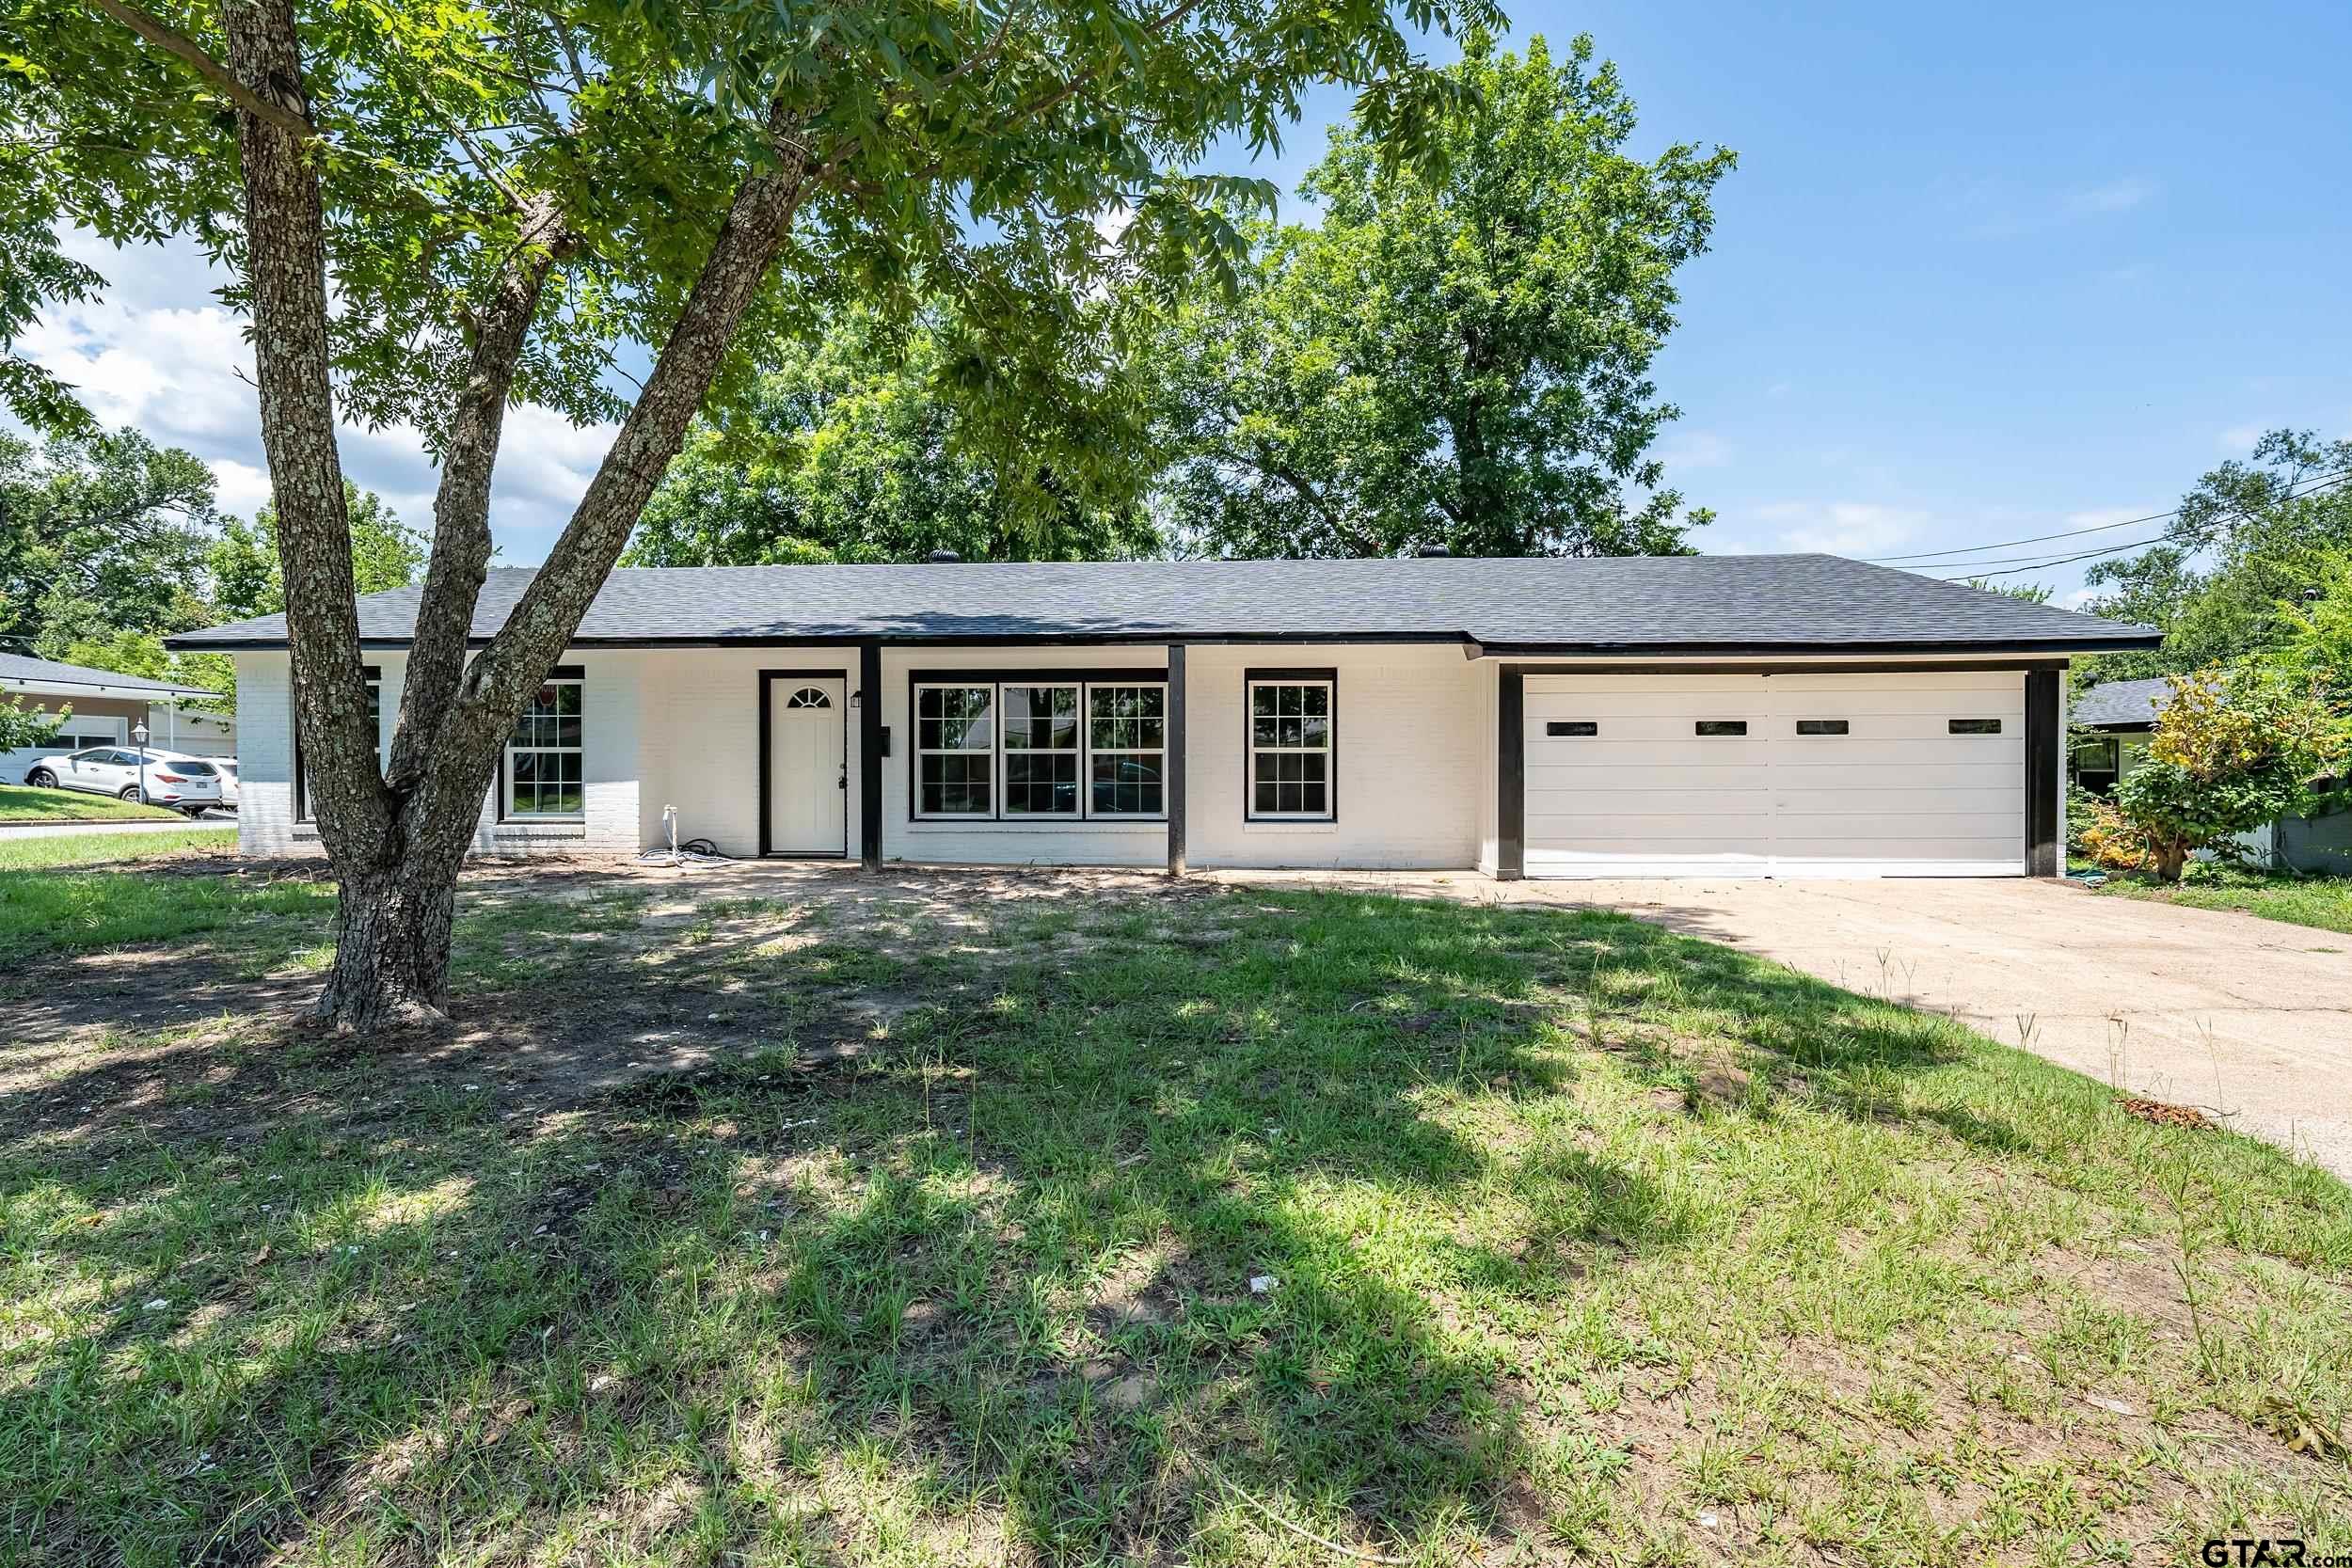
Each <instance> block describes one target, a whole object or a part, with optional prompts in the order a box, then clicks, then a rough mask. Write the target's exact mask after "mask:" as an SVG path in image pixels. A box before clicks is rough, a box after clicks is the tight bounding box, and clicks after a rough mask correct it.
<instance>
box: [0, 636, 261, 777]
mask: <svg viewBox="0 0 2352 1568" xmlns="http://www.w3.org/2000/svg"><path fill="white" fill-rule="evenodd" d="M219 696H220V693H218V692H217V691H206V690H203V689H200V688H198V687H193V686H174V685H172V684H171V683H170V682H168V681H154V680H149V679H148V678H147V677H145V676H144V675H125V674H121V673H118V672H116V671H113V670H91V669H88V668H86V667H85V666H83V665H79V664H59V663H57V662H56V661H55V660H53V659H46V658H30V657H25V656H24V655H22V654H0V702H9V701H13V702H14V703H16V704H17V705H19V706H20V707H27V708H39V709H40V710H41V711H42V712H44V713H56V712H59V711H61V710H63V709H66V708H72V710H73V716H72V718H71V719H68V720H67V721H65V725H64V727H63V728H62V729H60V730H59V731H58V732H57V733H56V735H55V736H52V737H50V740H49V742H48V744H46V745H43V746H28V747H24V748H23V749H21V750H18V751H13V752H0V784H23V783H24V770H25V769H26V768H29V767H31V766H32V764H33V760H34V759H35V758H36V757H42V756H56V755H62V754H63V753H65V752H78V751H80V750H81V749H82V748H84V747H86V746H105V745H109V744H112V745H122V746H127V745H129V744H130V743H131V727H132V726H133V725H135V724H145V725H146V726H147V728H148V731H149V735H148V739H149V741H150V743H151V744H153V745H156V746H160V747H162V748H164V749H165V750H167V751H174V752H190V753H193V754H196V755H199V756H208V757H211V756H234V755H235V754H236V751H237V721H236V720H235V719H234V718H232V717H230V715H227V714H221V713H202V712H198V711H195V710H193V709H190V708H188V707H186V706H184V704H187V703H191V702H198V701H201V700H204V699H208V698H209V699H213V700H215V701H216V700H218V698H219Z"/></svg>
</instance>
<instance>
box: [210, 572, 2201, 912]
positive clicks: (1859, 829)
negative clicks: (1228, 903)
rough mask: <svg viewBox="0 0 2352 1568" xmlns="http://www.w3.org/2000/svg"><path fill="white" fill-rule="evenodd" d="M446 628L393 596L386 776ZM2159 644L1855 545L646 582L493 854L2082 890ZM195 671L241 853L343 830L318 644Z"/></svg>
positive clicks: (513, 750)
mask: <svg viewBox="0 0 2352 1568" xmlns="http://www.w3.org/2000/svg"><path fill="white" fill-rule="evenodd" d="M529 578H530V572H529V570H528V569H520V568H517V569H505V570H500V571H494V572H492V573H491V574H490V577H489V581H488V583H487V585H486V586H485V589H484V591H483V594H482V600H481V606H480V609H479V610H478V612H477V616H476V619H475V623H474V628H473V630H474V635H475V638H476V639H477V641H486V640H487V639H488V637H489V636H490V635H491V634H492V633H493V632H495V631H496V630H497V628H498V627H499V626H500V625H501V624H502V622H503V619H504V617H505V615H506V614H507V613H508V611H509V610H510V609H511V608H512V606H513V605H514V604H515V602H516V598H517V596H518V595H519V594H521V592H522V590H523V587H524V586H525V584H526V583H527V582H528V581H529ZM416 604H417V594H416V592H415V591H414V590H401V591H397V592H394V593H389V594H373V595H371V596H369V597H367V598H364V599H362V600H361V601H360V603H359V625H360V631H361V641H362V643H363V645H364V647H365V648H366V650H367V652H368V655H369V667H370V669H371V671H372V672H373V674H374V677H375V680H376V683H377V685H376V689H378V690H379V691H380V692H381V694H382V696H381V701H380V703H379V705H378V714H379V723H380V725H381V727H382V730H383V734H384V739H385V744H386V746H387V748H388V749H389V739H390V732H391V725H392V722H393V720H394V714H395V709H396V708H397V706H398V704H399V694H400V690H401V682H402V678H403V675H404V673H405V657H406V642H407V639H408V635H409V632H410V629H411V626H412V625H413V621H414V616H415V612H416ZM2156 641H2157V635H2156V633H2154V632H2153V631H2150V630H2148V629H2146V628H2144V627H2137V626H2121V625H2118V624H2116V623H2114V622H2110V621H2102V620H2098V619H2096V618H2093V617H2090V616H2086V615H2081V614H2077V613H2074V612H2072V611H2068V610H2057V609H2053V608H2051V607H2049V606H2046V605H2035V604H2026V603H2023V602H2021V601H2019V600H2016V599H2011V598H2008V597H2005V596H2002V595H1999V594H1987V593H1981V592H1979V591H1977V590H1974V589H1970V588H1965V587H1963V586H1960V585H1958V584H1955V583H1948V582H1941V581H1936V580H1934V579H1931V578H1923V577H1917V576H1914V575H1911V574H1908V573H1902V572H1896V571H1890V570H1887V569H1885V568H1883V567H1877V566H1868V565H1864V564H1861V563H1859V562H1851V561H1845V560H1841V559H1838V558H1836V557H1833V556H1820V555H1810V556H1776V557H1775V556H1689V557H1660V558H1641V559H1629V560H1457V559H1450V558H1418V559H1410V560H1375V561H1265V562H1074V563H1023V564H978V563H971V564H966V563H935V564H926V565H919V566H766V567H713V568H698V569H668V570H622V571H617V572H615V573H614V574H613V575H612V579H611V581H610V582H608V583H607V584H606V586H605V588H604V589H603V591H602V592H601V593H600V594H598V595H597V597H596V603H595V605H594V607H593V608H592V609H591V610H589V612H588V615H587V618H586V620H585V621H584V622H583V623H582V625H581V626H580V632H579V635H578V636H577V637H576V638H575V639H574V641H573V645H572V647H571V648H570V649H569V650H568V651H567V652H566V653H565V654H564V658H563V662H562V663H561V665H560V666H559V667H558V668H557V670H556V673H555V674H554V675H553V676H552V677H551V678H550V680H549V681H548V684H547V686H546V687H545V688H544V689H542V690H541V692H540V693H539V695H538V697H537V699H536V700H535V701H534V704H533V705H532V711H531V712H530V713H529V714H528V715H526V717H525V718H524V719H523V721H522V722H521V723H520V725H519V726H518V727H517V729H516V734H515V736H513V738H512V740H511V742H510V744H509V745H508V747H507V750H506V753H505V756H504V758H503V760H502V762H501V768H500V771H499V777H498V781H497V783H496V784H494V786H493V788H492V790H491V791H490V795H489V798H488V799H487V800H485V802H484V807H483V813H482V822H481V827H480V830H479V833H478V839H477V844H478V847H479V848H480V849H482V850H483V851H485V852H492V853H527V852H532V851H545V850H552V851H557V852H570V853H600V854H626V853H633V852H635V851H636V850H638V849H639V848H641V847H646V846H650V845H654V844H658V843H660V842H662V841H663V838H664V829H663V808H665V807H673V806H674V807H675V808H676V811H677V816H678V823H679V829H678V831H679V835H680V837H681V838H707V839H709V840H710V841H712V842H713V843H714V844H716V845H717V846H718V847H719V848H720V849H721V850H722V851H723V852H724V853H726V854H729V855H738V856H785V857H823V858H838V859H853V860H862V861H864V862H865V863H867V864H869V865H876V864H881V863H884V862H893V861H903V862H926V863H1045V864H1069V865H1154V866H1156V865H1161V864H1166V865H1168V867H1170V868H1171V869H1178V870H1181V869H1183V868H1184V867H1185V866H1187V865H1192V866H1212V867H1214V866H1334V867H1367V868H1369V867H1380V868H1402V867H1420V868H1454V869H1464V870H1468V869H1471V868H1475V869H1478V870H1481V871H1484V872H1486V873H1487V874H1489V875H1491V876H1495V877H1500V878H1516V877H1521V876H1530V877H1543V876H1601V875H1617V876H1627V875H1633V876H1652V875H1676V874H1686V873H1687V874H1707V875H1716V876H1720V875H1747V876H1781V877H1792V876H1864V877H1868V876H2020V875H2029V874H2032V875H2052V874H2055V873H2056V872H2057V870H2058V867H2059V850H2058V846H2059V844H2060V842H2061V833H2062V826H2061V823H2060V818H2059V814H2060V812H2061V810H2062V800H2063V783H2064V777H2065V745H2064V730H2063V725H2062V721H2061V717H2060V716H2061V713H2062V711H2063V708H2062V702H2063V697H2062V686H2063V682H2064V672H2065V669H2066V666H2067V662H2068V660H2069V658H2070V657H2072V656H2075V655H2079V654H2084V653H2090V652H2098V651H2106V650H2111V649H2119V648H2139V647H2149V646H2153V645H2154V643H2155V642H2156ZM171 643H172V646H174V647H176V648H181V649H186V650H190V651H194V650H207V651H219V652H225V653H229V654H230V655H232V656H234V658H235V663H236V668H237V707H238V718H239V721H240V728H241V731H242V737H241V748H242V751H243V760H244V784H243V792H244V806H243V810H242V812H241V815H240V823H239V832H240V838H241V842H242V846H243V847H244V848H245V849H246V851H247V852H250V853H255V854H280V853H284V852H287V851H290V850H294V849H295V848H297V847H300V846H302V845H304V844H306V843H311V844H314V843H315V842H316V839H317V831H316V828H315V827H314V825H312V824H311V823H310V821H309V819H308V818H309V812H308V810H307V808H306V806H305V804H304V799H303V795H304V792H303V789H302V786H301V748H300V744H299V739H298V737H297V736H296V735H295V734H294V724H293V721H292V704H291V702H290V692H289V689H288V683H289V679H290V673H289V664H288V657H287V653H286V631H285V625H284V622H283V619H282V618H281V617H277V616H272V617H267V618H264V619H261V620H255V621H247V622H241V623H238V624H237V625H234V626H220V627H215V628H213V629H210V630H206V631H201V632H194V633H190V634H187V635H184V636H182V637H178V638H175V639H172V640H171Z"/></svg>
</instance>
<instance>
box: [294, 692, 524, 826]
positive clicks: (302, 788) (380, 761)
mask: <svg viewBox="0 0 2352 1568" xmlns="http://www.w3.org/2000/svg"><path fill="white" fill-rule="evenodd" d="M359 678H360V679H361V680H362V681H365V682H366V683H367V684H368V685H369V686H371V687H373V688H374V689H375V766H376V768H378V769H379V770H380V769H381V768H383V766H384V667H383V666H382V665H381V664H362V665H361V666H359ZM286 701H287V704H288V706H289V707H290V708H291V706H292V705H293V702H294V671H293V668H292V667H291V666H289V667H288V669H287V672H286ZM286 728H287V730H288V731H289V732H291V734H292V735H293V736H294V820H295V821H296V822H298V823H302V822H315V821H317V820H318V817H317V816H316V814H314V813H313V812H312V811H311V810H310V789H309V788H308V787H307V786H308V785H309V784H310V781H309V780H308V779H306V778H304V777H303V776H302V721H301V719H300V718H299V717H298V716H297V715H296V714H294V713H293V712H289V713H288V714H287V717H286ZM505 754H506V751H505V748H503V747H501V748H500V750H499V755H500V756H501V757H502V756H504V755H505Z"/></svg>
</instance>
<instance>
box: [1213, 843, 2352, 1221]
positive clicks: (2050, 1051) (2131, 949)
mask: <svg viewBox="0 0 2352 1568" xmlns="http://www.w3.org/2000/svg"><path fill="white" fill-rule="evenodd" d="M1217 875H1218V879H1220V880H1227V881H1292V882H1313V883H1316V884H1319V885H1325V886H1329V885H1335V884H1337V885H1346V886H1365V887H1377V888H1380V889H1382V890H1384V891H1389V892H1394V893H1400V894H1405V895H1415V896H1424V897H1429V896H1437V897H1452V898H1462V899H1466V900H1486V901H1497V900H1501V901H1507V902H1514V903H1547V904H1559V905H1569V906H1575V905H1585V906H1597V907H1599V908H1604V909H1612V910H1617V911H1622V912H1624V913H1626V914H1629V915H1634V916H1636V917H1638V918H1640V919H1643V920H1647V921H1653V922H1655V923H1656V924H1658V925H1661V926H1665V927H1670V928H1672V929H1674V930H1677V931H1681V932H1684V933H1687V934H1688V935H1691V936H1694V937H1705V938H1707V939H1708V940H1709V941H1712V942H1727V943H1729V944H1730V945H1732V946H1734V947H1738V948H1740V949H1743V950H1744V951H1747V952H1750V953H1754V954H1756V955H1758V956H1759V957H1762V958H1772V959H1775V960H1777V961H1779V962H1781V963H1785V964H1788V965H1789V966H1790V967H1791V968H1794V969H1799V970H1803V971H1804V972H1805V973H1806V974H1814V975H1819V976H1820V978H1822V979H1824V980H1830V981H1834V982H1835V983H1836V984H1838V985H1841V986H1844V987H1847V988H1848V989H1850V990H1858V991H1864V992H1867V993H1869V994H1871V995H1880V996H1886V997H1890V998H1892V999H1894V1000H1896V1001H1899V1002H1906V1003H1909V1004H1911V1005H1912V1006H1918V1007H1924V1008H1929V1009H1931V1010H1933V1011H1936V1012H1956V1013H1957V1014H1958V1015H1959V1016H1960V1017H1961V1018H1962V1019H1963V1020H1965V1021H1966V1022H1968V1023H1969V1024H1970V1025H1971V1026H1973V1027H1974V1028H1976V1029H1977V1030H1979V1032H1980V1033H1983V1034H1985V1035H1989V1036H1991V1037H1993V1038H1994V1039H1997V1040H2002V1041H2006V1042H2008V1043H2010V1044H2012V1045H2014V1044H2019V1043H2023V1044H2025V1045H2026V1046H2027V1047H2028V1048H2029V1049H2031V1050H2033V1051H2035V1052H2037V1053H2040V1054H2042V1055H2043V1056H2046V1057H2048V1058H2049V1059H2050V1060H2052V1061H2054V1062H2058V1063H2061V1064H2063V1065H2064V1066H2067V1067H2070V1068H2073V1069H2075V1070H2076V1071H2078V1072H2082V1073H2087V1074H2089V1075H2090V1077H2093V1078H2096V1079H2099V1080H2100V1081H2101V1082H2103V1083H2108V1084H2113V1085H2117V1086H2118V1087H2120V1088H2123V1089H2127V1090H2129V1091H2130V1092H2132V1093H2135V1094H2144V1095H2148V1096H2151V1097H2153V1098H2154V1099H2158V1100H2165V1101H2171V1102H2173V1103H2175V1104H2182V1105H2196V1106H2199V1107H2201V1108H2203V1109H2206V1110H2208V1111H2212V1112H2216V1113H2217V1114H2218V1115H2219V1117H2221V1118H2222V1119H2224V1120H2226V1121H2227V1122H2228V1123H2229V1124H2230V1125H2231V1126H2232V1127H2234V1128H2236V1129H2237V1130H2238V1131H2240V1132H2249V1133H2252V1134H2253V1135H2255V1136H2257V1137H2262V1138H2267V1139H2269V1140H2270V1141H2271V1142H2273V1143H2276V1144H2279V1145H2280V1146H2281V1147H2283V1148H2290V1149H2293V1150H2294V1151H2295V1152H2296V1153H2297V1154H2300V1155H2303V1156H2305V1157H2306V1158H2309V1159H2311V1160H2313V1161H2315V1162H2317V1163H2318V1164H2322V1165H2325V1166H2327V1167H2328V1169H2330V1170H2332V1171H2334V1172H2335V1173H2336V1174H2337V1175H2339V1176H2342V1177H2344V1178H2345V1179H2346V1180H2352V936H2344V935H2341V934H2339V933H2337V932H2334V931H2321V930H2313V929H2312V928H2310V927H2303V926H2289V925H2284V924H2282V923H2280V922H2279V921H2275V920H2262V919H2258V918H2256V917H2255V916H2253V915H2247V914H2232V913H2228V912H2225V911H2215V910H2192V909H2183V908H2180V907H2178V906H2174V905H2169V904H2157V903H2151V902H2146V901H2142V900H2138V899H2131V898H2120V897H2098V896H2095V895H2091V894H2090V893H2087V892H2085V891H2084V890H2082V889H2080V888H2074V887H2068V886H2066V885H2064V884H2062V883H2057V882H2048V881H2038V880H2025V879H2018V880H1990V879H1988V880H1982V881H1978V880H1949V881H1946V880H1932V879H1918V880H1888V881H1852V882H1814V881H1788V882H1780V881H1736V880H1724V881H1708V880H1692V881H1593V882H1509V883H1497V882H1490V881H1488V880H1487V879H1485V878H1483V877H1480V876H1478V875H1476V874H1475V873H1470V872H1456V873H1450V874H1448V873H1426V872H1421V873H1381V874H1370V875H1367V874H1361V873H1349V874H1344V875H1330V876H1315V875H1313V874H1307V873H1248V872H1223V873H1218V874H1217Z"/></svg>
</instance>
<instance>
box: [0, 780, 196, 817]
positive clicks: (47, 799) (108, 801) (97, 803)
mask: <svg viewBox="0 0 2352 1568" xmlns="http://www.w3.org/2000/svg"><path fill="white" fill-rule="evenodd" d="M174 816H180V813H178V812H176V811H168V810H166V809H165V808H164V807H162V806H147V805H141V804H139V803H138V802H137V801H135V800H116V799H115V798H114V797H113V796H111V795H91V794H88V793H87V792H85V791H83V790H79V789H27V788H25V787H24V785H23V784H0V822H124V821H134V820H136V821H157V820H161V819H163V818H167V817H174Z"/></svg>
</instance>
